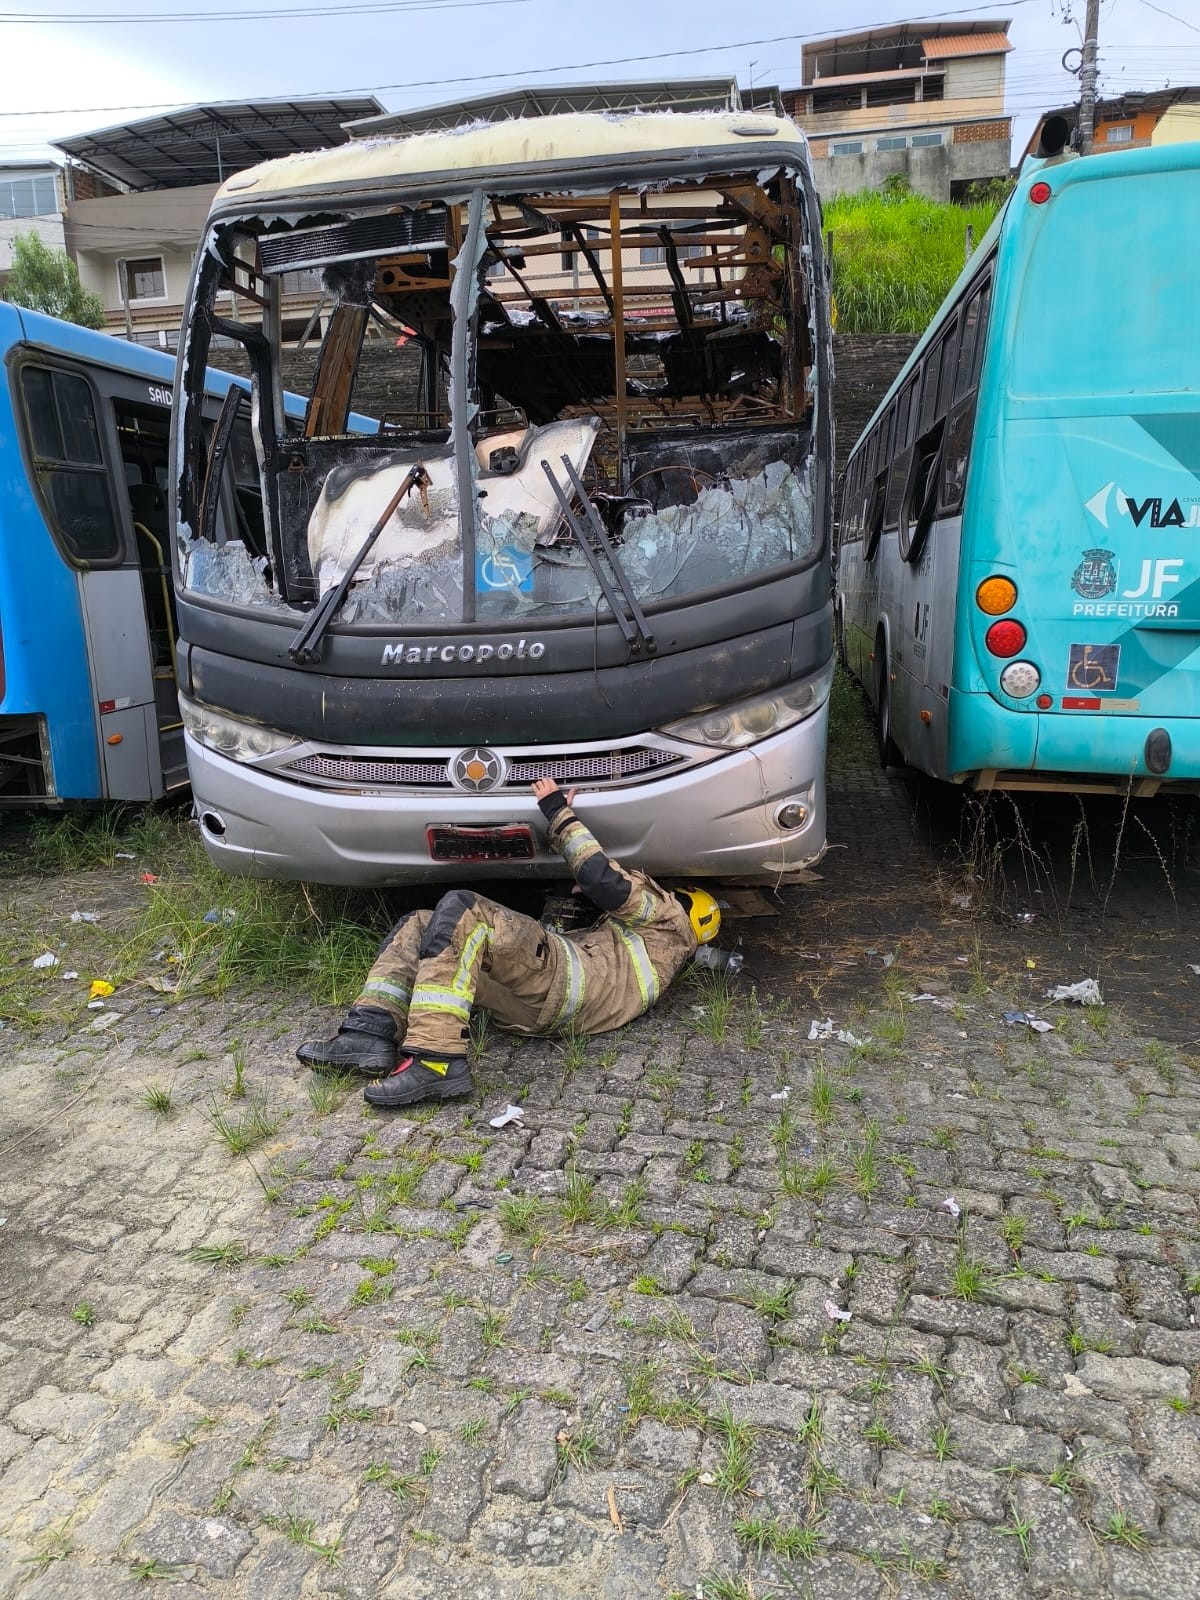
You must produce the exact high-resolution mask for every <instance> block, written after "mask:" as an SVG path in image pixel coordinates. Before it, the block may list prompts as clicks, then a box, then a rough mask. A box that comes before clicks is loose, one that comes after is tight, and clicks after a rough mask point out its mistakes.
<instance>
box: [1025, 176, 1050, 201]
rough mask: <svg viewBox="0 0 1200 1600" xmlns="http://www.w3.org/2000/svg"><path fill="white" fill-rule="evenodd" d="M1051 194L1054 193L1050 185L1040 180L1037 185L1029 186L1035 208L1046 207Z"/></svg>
mask: <svg viewBox="0 0 1200 1600" xmlns="http://www.w3.org/2000/svg"><path fill="white" fill-rule="evenodd" d="M1051 193H1052V191H1051V188H1050V185H1049V184H1048V183H1045V182H1044V181H1043V180H1042V179H1040V178H1039V180H1038V181H1037V183H1032V184H1030V186H1029V198H1030V199H1031V200H1032V201H1033V203H1034V205H1035V206H1044V205H1045V204H1046V201H1047V200H1049V198H1050V195H1051Z"/></svg>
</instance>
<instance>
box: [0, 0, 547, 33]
mask: <svg viewBox="0 0 1200 1600" xmlns="http://www.w3.org/2000/svg"><path fill="white" fill-rule="evenodd" d="M529 3H530V0H372V3H366V4H363V3H358V4H351V5H344V6H339V5H318V6H301V7H298V8H296V9H294V10H293V9H290V8H289V9H287V10H279V11H272V10H262V11H177V12H174V13H171V12H166V13H163V12H157V13H156V12H150V11H147V12H140V11H136V12H110V13H106V14H99V15H91V16H89V15H88V14H87V13H85V12H82V11H79V12H74V11H71V12H65V13H62V14H59V15H56V16H39V15H37V14H35V13H28V14H26V13H24V12H16V11H0V25H3V24H16V25H18V26H20V27H23V28H27V27H42V26H46V27H59V26H70V27H79V26H86V27H91V26H92V25H94V24H100V25H107V24H112V25H115V26H119V27H126V26H129V25H130V24H131V23H136V24H137V26H138V27H144V26H145V25H146V24H148V23H160V22H223V21H224V22H228V21H236V22H286V23H288V24H289V26H290V25H291V23H293V22H294V21H296V20H297V18H304V17H344V16H372V15H377V14H379V13H380V12H393V11H403V12H410V13H411V12H416V11H434V12H437V11H462V10H466V9H468V8H478V7H480V6H523V5H528V4H529Z"/></svg>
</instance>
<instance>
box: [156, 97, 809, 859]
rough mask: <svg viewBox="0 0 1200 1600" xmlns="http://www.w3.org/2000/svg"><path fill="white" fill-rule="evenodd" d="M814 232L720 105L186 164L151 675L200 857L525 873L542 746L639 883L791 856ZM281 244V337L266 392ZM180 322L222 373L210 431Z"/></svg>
mask: <svg viewBox="0 0 1200 1600" xmlns="http://www.w3.org/2000/svg"><path fill="white" fill-rule="evenodd" d="M819 229H820V224H819V209H818V203H817V198H816V194H815V191H814V189H813V183H812V174H811V167H810V163H809V157H808V152H807V148H806V145H805V141H804V137H803V135H802V133H801V132H800V130H799V129H798V128H797V127H796V126H795V125H794V124H793V123H791V122H789V121H787V120H784V119H782V118H777V117H773V116H766V115H760V114H757V113H755V114H745V113H735V112H726V113H703V114H691V115H689V114H682V115H674V114H664V113H647V114H632V115H586V114H580V115H570V116H551V117H545V118H540V119H530V120H513V121H509V122H505V123H501V124H486V125H475V126H470V127H466V128H462V129H455V130H453V131H449V132H438V133H430V134H420V135H416V136H411V137H407V138H370V139H363V140H359V141H354V140H352V141H351V142H350V143H349V144H346V145H342V146H340V147H338V148H336V149H332V150H328V151H322V152H317V153H313V154H306V155H301V156H293V157H286V158H284V159H281V160H277V161H272V162H269V163H266V164H265V165H263V166H260V167H257V168H254V169H252V170H250V171H247V172H242V173H239V174H238V175H237V176H235V177H233V178H231V179H229V180H228V181H227V182H226V183H225V184H224V186H223V187H222V188H221V189H220V190H219V192H218V193H217V196H216V198H215V200H214V202H213V207H212V212H211V216H210V219H209V222H208V225H207V231H206V235H205V238H204V240H203V243H202V246H201V249H200V251H199V253H198V256H197V263H196V267H195V270H194V274H193V281H192V285H191V289H190V292H189V303H188V309H187V322H186V329H185V338H184V339H183V341H182V342H181V351H180V360H179V372H178V382H177V385H176V413H175V419H174V435H173V451H174V454H173V470H172V483H173V490H174V496H175V525H174V534H175V539H174V545H175V549H174V559H175V564H176V583H177V597H178V611H179V683H180V690H181V695H180V700H181V706H182V713H183V718H184V723H185V727H186V744H187V755H188V763H189V770H190V774H191V780H192V787H193V790H194V794H195V803H196V810H197V815H198V817H199V820H200V826H201V832H202V836H203V838H204V841H205V844H206V847H207V849H208V851H209V853H210V855H211V856H212V858H213V859H214V860H215V861H216V862H218V863H219V864H220V865H221V866H223V867H225V868H227V869H229V870H230V871H232V872H238V873H245V874H255V875H261V876H270V877H286V878H300V879H308V880H313V881H317V882H324V883H342V884H359V885H378V886H386V885H392V884H400V883H405V882H411V881H413V880H415V879H420V878H434V879H438V878H440V879H446V880H452V879H455V878H462V877H464V876H467V875H469V874H476V875H477V874H480V873H484V874H486V875H492V876H510V877H511V876H536V875H539V874H544V875H553V874H554V873H556V872H561V865H560V864H559V863H558V862H557V861H556V859H555V858H553V857H552V856H551V855H550V854H549V853H548V852H547V851H546V849H545V848H544V845H543V843H542V841H541V839H540V837H539V833H538V830H537V828H536V827H535V826H533V825H532V823H533V821H534V816H535V813H534V811H533V806H532V799H531V797H530V794H529V789H528V785H529V782H530V780H531V779H532V778H534V777H535V776H538V775H541V774H547V775H550V776H553V777H556V778H557V779H558V780H559V781H560V782H561V783H562V784H563V785H564V786H568V785H569V786H575V787H578V788H579V790H580V791H581V798H580V801H579V804H580V806H581V809H582V811H583V814H584V815H585V816H586V817H587V819H588V821H589V823H591V824H592V825H594V826H595V828H596V830H597V832H598V834H599V836H600V837H601V838H602V839H603V840H604V842H605V845H606V847H607V848H608V849H609V850H610V851H611V852H612V853H613V854H614V855H615V856H616V857H618V858H623V859H630V860H636V861H637V863H638V864H639V865H641V866H642V867H644V868H645V869H646V870H648V871H650V872H652V873H655V874H657V875H660V876H666V877H671V876H688V877H695V876H704V877H721V878H731V877H736V878H740V879H743V880H748V881H755V882H776V881H780V880H785V879H786V878H787V877H788V875H789V874H794V873H796V872H797V871H800V870H802V869H804V868H806V867H808V866H811V865H812V864H813V863H814V862H815V861H817V860H818V859H819V858H820V856H821V854H822V852H823V850H824V842H825V800H824V779H823V771H824V761H825V736H826V721H827V707H828V699H829V689H830V682H831V676H832V670H833V641H832V602H831V574H830V521H831V482H830V475H831V458H832V423H831V410H830V386H831V356H830V339H829V315H828V293H827V286H826V281H825V271H824V260H823V256H822V252H821V249H820V231H819ZM298 273H300V274H305V275H306V276H305V278H304V279H302V280H298V279H296V278H291V279H289V282H291V283H295V282H297V281H304V282H308V283H311V284H313V285H315V286H318V287H319V292H320V300H319V302H318V305H317V308H316V310H315V311H314V314H313V317H312V319H311V326H312V327H314V328H318V327H319V345H318V346H317V353H316V358H315V361H314V363H313V365H312V376H311V383H310V384H309V385H308V394H307V405H306V407H305V409H304V414H303V416H302V417H301V418H293V417H291V416H286V415H285V413H284V408H283V403H282V396H283V392H284V387H283V376H282V375H281V365H282V361H283V359H284V357H285V355H287V356H289V357H290V356H292V355H294V352H289V351H287V350H286V349H285V343H284V340H283V332H284V329H285V327H286V321H285V318H284V316H283V314H282V309H281V308H282V305H283V298H284V281H285V277H287V275H289V274H298ZM214 339H218V340H220V341H221V342H225V341H228V340H233V341H236V342H237V343H239V344H241V345H242V346H243V347H244V350H245V353H246V357H247V360H248V363H249V367H250V370H251V375H252V378H251V393H250V395H249V397H248V398H247V397H244V396H243V395H242V394H241V393H240V392H234V391H231V393H230V397H229V399H228V401H227V403H226V406H225V409H224V411H223V412H222V414H221V416H220V417H219V418H218V419H217V420H216V422H215V424H210V423H206V422H205V420H204V415H203V410H202V406H201V400H202V395H203V386H204V371H205V365H206V362H207V361H208V359H209V355H210V350H211V347H212V344H213V341H214ZM292 384H293V386H294V379H293V380H292ZM364 415H369V416H370V417H371V418H372V419H373V420H372V422H371V423H370V424H369V425H366V424H364V422H363V416H364ZM239 421H240V422H241V424H242V425H241V426H239ZM239 440H240V441H242V443H241V445H240V447H239ZM251 446H252V449H253V457H254V459H253V463H252V466H253V470H252V471H247V470H246V469H247V465H248V464H247V463H246V462H245V461H243V460H240V459H239V448H240V450H241V452H242V453H243V454H244V452H245V450H246V449H247V448H250V447H251Z"/></svg>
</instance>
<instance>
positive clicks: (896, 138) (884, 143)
mask: <svg viewBox="0 0 1200 1600" xmlns="http://www.w3.org/2000/svg"><path fill="white" fill-rule="evenodd" d="M875 148H876V150H879V151H883V150H907V149H908V136H907V135H906V134H903V133H885V134H884V135H883V137H882V138H880V139H876V141H875Z"/></svg>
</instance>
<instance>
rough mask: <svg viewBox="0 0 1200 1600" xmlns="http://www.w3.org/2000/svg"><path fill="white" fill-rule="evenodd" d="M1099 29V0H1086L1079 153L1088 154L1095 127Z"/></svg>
mask: <svg viewBox="0 0 1200 1600" xmlns="http://www.w3.org/2000/svg"><path fill="white" fill-rule="evenodd" d="M1099 31H1100V0H1087V18H1086V21H1085V22H1084V25H1083V61H1082V63H1081V65H1080V69H1079V154H1080V155H1081V156H1090V155H1091V153H1092V136H1093V134H1094V132H1095V128H1096V36H1097V34H1098V33H1099Z"/></svg>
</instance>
